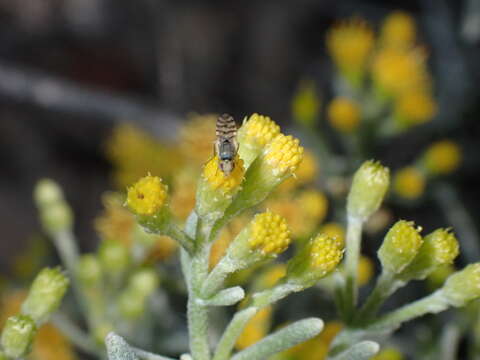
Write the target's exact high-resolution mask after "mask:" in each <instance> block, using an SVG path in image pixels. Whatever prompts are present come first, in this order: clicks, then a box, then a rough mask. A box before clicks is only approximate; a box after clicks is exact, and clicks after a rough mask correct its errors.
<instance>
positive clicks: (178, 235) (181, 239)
mask: <svg viewBox="0 0 480 360" xmlns="http://www.w3.org/2000/svg"><path fill="white" fill-rule="evenodd" d="M166 235H168V236H170V237H171V238H172V239H174V240H176V241H178V243H179V244H180V245H181V246H182V248H184V249H185V250H186V251H187V252H188V253H189V254H190V255H191V254H193V250H194V246H195V244H194V241H193V239H192V238H190V237H189V236H188V235H187V234H185V233H184V232H183V231H182V230H181V229H179V228H178V227H177V226H176V225H174V224H170V225H169V226H168V228H167V230H166Z"/></svg>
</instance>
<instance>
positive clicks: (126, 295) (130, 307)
mask: <svg viewBox="0 0 480 360" xmlns="http://www.w3.org/2000/svg"><path fill="white" fill-rule="evenodd" d="M145 300H146V297H145V296H144V295H143V294H138V293H135V292H134V291H131V290H129V289H127V290H126V291H124V292H122V293H121V294H120V296H119V298H118V309H119V311H120V314H122V315H123V316H124V317H125V318H127V319H131V320H133V319H138V318H139V317H140V316H141V315H142V314H144V313H145Z"/></svg>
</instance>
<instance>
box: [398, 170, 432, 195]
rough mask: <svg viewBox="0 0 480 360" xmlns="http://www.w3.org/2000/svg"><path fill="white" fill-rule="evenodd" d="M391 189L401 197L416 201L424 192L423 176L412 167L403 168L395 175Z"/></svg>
mask: <svg viewBox="0 0 480 360" xmlns="http://www.w3.org/2000/svg"><path fill="white" fill-rule="evenodd" d="M393 188H394V190H395V192H396V193H397V194H398V195H400V196H401V197H404V198H406V199H416V198H418V197H420V196H421V195H422V194H423V192H424V190H425V176H424V175H423V173H422V172H421V171H420V170H418V169H417V168H415V167H413V166H408V167H405V168H403V169H400V170H399V171H398V172H397V173H396V174H395V176H394V179H393Z"/></svg>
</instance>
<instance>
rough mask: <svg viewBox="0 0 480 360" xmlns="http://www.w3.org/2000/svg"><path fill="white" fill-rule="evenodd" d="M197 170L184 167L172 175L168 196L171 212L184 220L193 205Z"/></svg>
mask: <svg viewBox="0 0 480 360" xmlns="http://www.w3.org/2000/svg"><path fill="white" fill-rule="evenodd" d="M197 179H198V170H197V169H195V170H194V169H192V168H191V167H184V168H183V169H182V170H181V171H180V172H179V173H177V174H175V175H174V177H173V183H172V191H171V197H170V208H171V210H172V213H173V214H174V215H175V216H176V217H177V218H178V219H180V220H186V219H187V217H188V215H189V214H190V213H191V212H192V210H193V208H194V207H195V193H196V187H197Z"/></svg>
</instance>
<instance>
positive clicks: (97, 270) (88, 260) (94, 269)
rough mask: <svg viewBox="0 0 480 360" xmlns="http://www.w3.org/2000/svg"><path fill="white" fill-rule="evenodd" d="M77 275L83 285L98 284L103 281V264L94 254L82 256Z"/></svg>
mask: <svg viewBox="0 0 480 360" xmlns="http://www.w3.org/2000/svg"><path fill="white" fill-rule="evenodd" d="M77 277H78V280H79V281H80V283H81V284H82V285H85V286H88V287H91V286H98V285H100V283H101V281H102V266H101V264H100V261H99V260H98V258H97V257H96V256H95V255H93V254H87V255H83V256H81V257H80V259H79V260H78V264H77Z"/></svg>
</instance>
